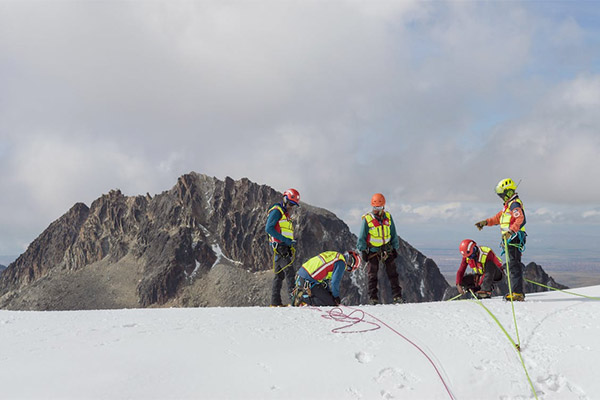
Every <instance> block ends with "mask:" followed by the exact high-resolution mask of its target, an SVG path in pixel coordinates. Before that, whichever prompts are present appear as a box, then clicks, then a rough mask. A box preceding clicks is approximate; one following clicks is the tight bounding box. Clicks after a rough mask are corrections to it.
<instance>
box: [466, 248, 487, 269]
mask: <svg viewBox="0 0 600 400" xmlns="http://www.w3.org/2000/svg"><path fill="white" fill-rule="evenodd" d="M490 251H492V249H490V248H489V247H484V246H480V247H479V257H477V260H472V259H467V264H469V267H471V268H472V269H473V271H474V272H475V273H476V274H479V275H483V273H484V272H485V262H486V261H487V256H488V253H489V252H490Z"/></svg>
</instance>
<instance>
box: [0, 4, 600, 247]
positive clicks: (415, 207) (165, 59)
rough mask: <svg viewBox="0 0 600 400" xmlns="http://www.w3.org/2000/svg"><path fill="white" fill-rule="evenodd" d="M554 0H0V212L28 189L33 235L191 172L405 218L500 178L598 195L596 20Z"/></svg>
mask: <svg viewBox="0 0 600 400" xmlns="http://www.w3.org/2000/svg"><path fill="white" fill-rule="evenodd" d="M546 8H547V7H546ZM546 8H539V6H536V5H535V4H529V3H502V2H491V3H489V2H483V3H482V2H433V3H432V2H416V1H415V2H412V1H411V2H408V1H386V2H374V3H367V2H363V1H339V2H329V3H327V2H325V3H324V2H300V1H286V2H280V1H253V2H240V1H214V2H210V1H203V2H152V3H149V2H59V3H56V2H34V3H30V2H0V54H2V55H3V63H2V64H1V65H0V87H2V88H3V90H2V92H1V93H0V120H1V121H2V126H0V139H1V140H0V165H1V166H2V169H3V171H2V172H3V173H2V177H0V183H1V184H2V186H3V187H4V188H6V190H7V192H9V193H18V195H17V194H9V195H5V196H4V199H2V200H0V201H1V203H0V205H1V206H2V211H3V213H2V214H4V215H7V214H15V215H17V214H21V215H22V214H25V212H24V211H23V212H21V213H19V212H13V211H14V210H13V209H19V208H20V207H21V205H22V204H23V202H22V201H19V200H18V199H19V198H22V197H27V198H28V201H27V202H26V203H25V204H27V208H28V209H29V210H32V211H31V212H30V213H31V214H32V215H33V216H35V217H33V216H32V217H30V218H37V219H39V220H40V222H38V223H37V225H36V224H34V223H31V222H29V227H30V228H28V229H29V231H30V232H35V233H36V234H37V233H39V232H40V231H41V229H42V228H43V227H45V226H46V225H47V223H48V222H49V221H51V220H52V218H56V217H57V216H59V215H60V214H61V213H62V212H64V211H66V210H67V209H68V208H69V207H70V206H71V205H72V204H73V203H74V202H76V201H85V202H88V203H89V202H90V201H91V200H93V199H95V198H96V197H98V196H99V195H100V194H101V193H103V192H106V191H108V190H109V189H112V188H115V187H119V188H121V189H122V190H123V191H124V192H125V193H127V194H132V195H134V194H143V193H145V192H151V193H152V192H158V191H162V190H165V189H168V188H170V187H171V186H172V185H173V184H174V183H175V181H176V178H177V176H179V175H181V174H184V173H187V172H189V171H198V172H201V173H206V174H209V175H214V176H216V177H218V178H221V179H223V178H224V177H225V176H231V177H233V178H236V179H237V178H241V177H248V178H250V179H251V180H253V181H256V182H258V183H264V184H268V185H270V186H273V187H275V188H276V189H278V190H284V189H286V188H287V187H290V186H293V187H297V188H298V189H299V190H300V191H301V193H302V197H303V200H305V201H307V202H309V203H311V204H314V205H317V206H321V207H325V208H328V209H331V210H332V211H334V212H336V214H338V215H340V216H344V215H348V216H349V218H351V219H356V218H357V217H358V218H360V215H361V214H362V213H363V212H364V211H363V207H364V206H367V210H368V204H369V199H370V197H371V195H372V194H373V193H375V192H383V193H385V194H386V196H387V197H388V201H389V203H390V207H393V208H390V209H391V210H394V212H396V210H403V211H402V212H404V211H405V212H406V215H405V217H406V219H407V220H409V221H414V222H415V223H419V221H421V222H422V221H428V220H436V219H440V220H443V221H460V220H467V219H469V220H470V219H471V218H472V216H473V215H478V216H481V217H483V216H486V215H485V214H487V210H486V207H482V206H480V205H481V203H488V202H489V203H490V205H492V206H493V207H492V206H488V208H492V209H495V208H496V206H497V205H498V199H497V197H496V196H495V194H494V191H493V190H494V186H495V184H496V183H497V182H498V181H499V180H500V179H502V178H505V177H512V178H513V179H515V180H519V179H523V181H522V184H521V186H520V187H519V192H520V193H521V195H522V198H523V200H524V202H525V204H526V207H528V204H529V202H531V203H533V204H535V203H544V202H547V203H560V204H563V205H564V204H568V203H578V204H581V205H585V204H588V205H589V204H595V202H597V199H598V198H599V197H600V192H599V191H600V189H598V188H597V185H591V184H589V182H596V181H598V180H599V178H600V176H599V175H600V167H599V164H598V163H597V162H596V155H597V154H598V153H599V151H600V139H598V136H597V132H598V131H599V128H600V120H599V117H598V116H596V114H597V109H598V105H599V103H600V94H599V93H600V74H599V72H598V69H597V67H594V65H597V63H596V64H594V63H593V59H590V57H593V56H592V55H593V54H597V51H596V46H595V43H594V42H593V41H592V42H590V39H589V38H590V37H592V38H593V37H594V35H593V31H590V30H589V28H588V27H586V26H584V25H583V24H581V23H580V21H579V20H578V18H577V15H576V13H574V12H572V13H569V14H568V16H567V17H565V16H564V13H562V14H561V16H560V17H555V16H553V15H552V14H546ZM556 27H558V29H556ZM548 38H550V39H551V40H547V39H548ZM574 49H576V50H577V51H575V52H576V53H582V54H588V55H590V56H588V57H568V56H570V55H572V54H573V52H574ZM565 57H568V58H569V60H570V62H568V63H562V64H560V66H561V68H565V69H566V71H567V73H565V72H564V71H563V70H559V71H558V72H555V71H554V70H550V71H548V65H550V64H551V65H559V64H558V63H549V62H548V60H549V59H552V60H560V59H561V58H565ZM556 68H559V67H556ZM340 193H343V196H340ZM5 210H10V212H8V213H7V212H6V211H5ZM358 210H360V211H358ZM533 215H534V214H532V218H533ZM580 215H581V214H580ZM50 216H51V217H50ZM538 217H540V218H541V217H542V215H538ZM577 218H579V217H577ZM4 221H5V220H3V227H2V228H3V229H2V231H9V230H11V229H10V228H5V226H13V225H14V224H16V222H15V221H16V220H11V221H8V222H4ZM32 235H33V233H31V234H30V235H29V236H32ZM5 240H7V239H4V238H3V239H2V242H4V243H6V241H5Z"/></svg>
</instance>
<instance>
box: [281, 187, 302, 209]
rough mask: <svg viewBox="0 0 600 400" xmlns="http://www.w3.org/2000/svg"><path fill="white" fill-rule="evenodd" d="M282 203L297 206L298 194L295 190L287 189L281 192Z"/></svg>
mask: <svg viewBox="0 0 600 400" xmlns="http://www.w3.org/2000/svg"><path fill="white" fill-rule="evenodd" d="M283 201H284V202H286V203H287V202H290V203H292V204H293V205H295V206H297V205H298V203H300V193H298V191H297V190H296V189H288V190H286V191H285V192H283Z"/></svg>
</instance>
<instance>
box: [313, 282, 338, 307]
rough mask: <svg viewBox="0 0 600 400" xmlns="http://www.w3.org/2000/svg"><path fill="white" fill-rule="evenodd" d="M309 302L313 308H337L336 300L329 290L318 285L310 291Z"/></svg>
mask: <svg viewBox="0 0 600 400" xmlns="http://www.w3.org/2000/svg"><path fill="white" fill-rule="evenodd" d="M310 294H311V296H310V297H309V302H310V305H311V306H335V305H336V304H335V300H334V299H333V295H332V294H331V292H330V291H329V290H327V289H326V288H325V287H324V286H323V285H320V284H317V285H314V286H313V287H312V288H311V289H310Z"/></svg>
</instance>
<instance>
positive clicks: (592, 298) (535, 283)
mask: <svg viewBox="0 0 600 400" xmlns="http://www.w3.org/2000/svg"><path fill="white" fill-rule="evenodd" d="M525 281H527V282H529V283H533V284H534V285H538V286H541V287H545V288H548V289H552V290H556V291H557V292H563V293H567V294H572V295H573V296H580V297H585V298H586V299H591V300H600V297H592V296H586V295H584V294H578V293H573V292H567V291H566V290H561V289H557V288H553V287H552V286H547V285H544V284H543V283H539V282H534V281H530V280H529V279H525Z"/></svg>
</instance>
